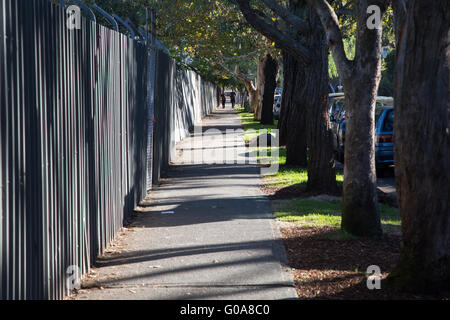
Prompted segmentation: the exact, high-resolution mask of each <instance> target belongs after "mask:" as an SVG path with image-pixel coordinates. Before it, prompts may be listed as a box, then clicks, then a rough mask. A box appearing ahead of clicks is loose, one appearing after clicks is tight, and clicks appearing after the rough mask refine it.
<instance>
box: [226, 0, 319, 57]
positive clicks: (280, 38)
mask: <svg viewBox="0 0 450 320" xmlns="http://www.w3.org/2000/svg"><path fill="white" fill-rule="evenodd" d="M234 2H235V3H237V4H238V6H239V9H240V10H241V12H242V14H243V15H244V17H245V19H246V20H247V22H248V23H249V24H250V25H252V26H253V28H255V29H256V30H257V31H258V32H260V33H261V34H263V35H264V36H266V37H267V38H269V39H271V40H272V41H274V42H275V43H276V44H277V46H279V47H281V48H283V49H284V50H286V51H287V52H289V53H291V54H292V55H293V56H295V57H296V58H297V60H298V61H299V63H300V64H303V65H305V64H309V63H310V61H311V54H310V52H309V50H308V49H307V48H306V47H304V46H302V45H301V44H300V43H299V42H298V41H296V40H295V39H293V38H291V37H289V36H287V35H286V34H285V33H283V32H282V31H280V30H279V29H277V28H275V27H274V26H272V25H270V24H268V23H267V22H265V21H264V20H263V19H261V18H259V17H258V15H257V14H256V12H255V10H254V9H253V8H251V7H250V3H249V0H235V1H234Z"/></svg>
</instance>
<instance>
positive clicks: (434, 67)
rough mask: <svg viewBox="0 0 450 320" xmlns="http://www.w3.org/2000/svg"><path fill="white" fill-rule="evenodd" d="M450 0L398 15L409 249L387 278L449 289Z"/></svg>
mask: <svg viewBox="0 0 450 320" xmlns="http://www.w3.org/2000/svg"><path fill="white" fill-rule="evenodd" d="M449 12H450V4H449V2H448V1H447V0H434V1H416V0H409V1H408V2H407V5H406V11H403V8H402V7H398V6H396V7H394V14H395V15H396V29H397V32H396V33H397V34H398V35H399V36H398V37H397V63H396V73H395V119H394V132H395V140H394V152H395V176H396V182H397V194H398V203H399V209H400V214H401V217H402V241H403V243H402V250H401V257H400V261H399V264H398V266H397V268H396V269H395V270H394V271H393V272H392V273H391V274H390V275H389V277H388V279H387V283H388V284H391V285H393V286H394V287H395V288H396V289H399V290H402V291H419V292H424V291H425V292H427V291H430V292H435V291H439V290H449V289H450V197H449V194H450V190H449V188H450V187H449V186H450V161H449V159H450V137H449V120H450V119H449V64H450V48H449V46H448V43H449V41H450V33H449V28H450V16H449Z"/></svg>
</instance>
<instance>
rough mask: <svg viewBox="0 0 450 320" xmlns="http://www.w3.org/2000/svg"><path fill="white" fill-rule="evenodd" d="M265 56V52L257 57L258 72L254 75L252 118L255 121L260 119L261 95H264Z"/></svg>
mask: <svg viewBox="0 0 450 320" xmlns="http://www.w3.org/2000/svg"><path fill="white" fill-rule="evenodd" d="M266 59H267V56H266V54H261V55H260V56H259V57H258V73H257V76H256V101H255V105H256V109H255V114H254V119H255V120H257V121H260V120H261V111H262V102H263V98H262V97H263V95H264V82H265V75H264V65H265V64H266Z"/></svg>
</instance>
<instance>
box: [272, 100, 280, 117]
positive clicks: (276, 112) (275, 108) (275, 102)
mask: <svg viewBox="0 0 450 320" xmlns="http://www.w3.org/2000/svg"><path fill="white" fill-rule="evenodd" d="M280 110H281V95H280V94H276V95H275V96H274V98H273V118H274V119H275V120H279V119H280Z"/></svg>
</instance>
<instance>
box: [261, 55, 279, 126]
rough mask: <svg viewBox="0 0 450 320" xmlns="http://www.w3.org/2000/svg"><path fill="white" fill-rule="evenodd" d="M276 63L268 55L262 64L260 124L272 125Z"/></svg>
mask: <svg viewBox="0 0 450 320" xmlns="http://www.w3.org/2000/svg"><path fill="white" fill-rule="evenodd" d="M277 74H278V62H277V61H276V60H275V59H274V58H273V57H272V56H271V55H270V54H267V56H266V63H265V64H264V79H265V81H264V95H263V101H262V110H261V124H265V125H273V101H274V93H275V88H276V85H277Z"/></svg>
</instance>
